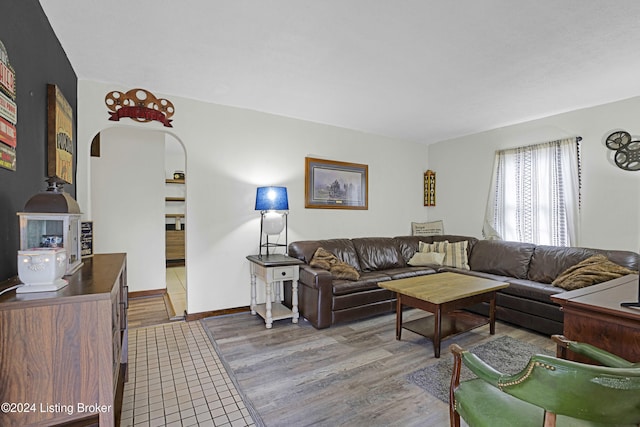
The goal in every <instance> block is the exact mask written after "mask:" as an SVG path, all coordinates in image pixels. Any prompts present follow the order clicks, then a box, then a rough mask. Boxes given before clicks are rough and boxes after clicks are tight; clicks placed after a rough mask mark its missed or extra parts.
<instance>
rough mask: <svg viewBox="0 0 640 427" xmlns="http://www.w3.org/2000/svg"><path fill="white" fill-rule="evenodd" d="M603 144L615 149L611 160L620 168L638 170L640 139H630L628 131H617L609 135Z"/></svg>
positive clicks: (639, 168) (639, 164)
mask: <svg viewBox="0 0 640 427" xmlns="http://www.w3.org/2000/svg"><path fill="white" fill-rule="evenodd" d="M605 144H606V146H607V148H608V149H610V150H613V151H615V154H614V157H613V160H614V161H615V163H616V165H617V166H618V167H619V168H620V169H624V170H626V171H638V170H640V140H634V139H632V138H631V134H630V133H629V132H626V131H618V132H613V133H612V134H611V135H609V136H608V137H607V140H606V142H605Z"/></svg>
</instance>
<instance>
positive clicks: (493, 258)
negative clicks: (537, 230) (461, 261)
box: [469, 240, 536, 279]
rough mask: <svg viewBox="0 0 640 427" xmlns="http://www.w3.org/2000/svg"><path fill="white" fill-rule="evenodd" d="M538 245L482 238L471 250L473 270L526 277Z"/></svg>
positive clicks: (520, 277) (470, 257) (518, 277)
mask: <svg viewBox="0 0 640 427" xmlns="http://www.w3.org/2000/svg"><path fill="white" fill-rule="evenodd" d="M535 247H536V245H534V244H532V243H521V242H507V241H503V240H480V241H478V242H477V243H476V244H475V245H474V247H473V250H472V251H471V255H470V256H469V266H470V267H471V270H475V271H482V272H485V273H491V274H497V275H500V276H508V277H515V278H517V279H526V278H527V272H528V270H529V261H530V260H531V256H532V255H533V250H534V249H535Z"/></svg>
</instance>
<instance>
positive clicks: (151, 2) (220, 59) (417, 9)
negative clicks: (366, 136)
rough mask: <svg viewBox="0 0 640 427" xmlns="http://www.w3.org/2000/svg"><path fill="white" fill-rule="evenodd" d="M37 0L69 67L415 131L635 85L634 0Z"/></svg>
mask: <svg viewBox="0 0 640 427" xmlns="http://www.w3.org/2000/svg"><path fill="white" fill-rule="evenodd" d="M40 3H41V4H42V7H43V9H44V11H45V13H46V15H47V17H48V18H49V21H50V22H51V26H52V27H53V29H54V31H55V33H56V35H57V36H58V39H59V40H60V42H61V44H62V46H63V48H64V50H65V51H66V53H67V55H68V57H69V60H70V61H71V64H72V65H73V68H74V70H75V72H76V74H77V75H78V78H79V79H81V80H93V81H102V82H108V83H114V84H120V85H123V86H125V87H128V88H136V87H140V88H144V89H147V90H149V91H151V92H154V93H159V94H162V95H164V96H167V97H168V98H169V99H170V96H171V95H174V96H181V97H185V98H192V99H197V100H202V101H207V102H212V103H217V104H223V105H230V106H236V107H242V108H248V109H252V110H258V111H264V112H269V113H273V114H278V115H283V116H288V117H294V118H299V119H304V120H310V121H314V122H319V123H324V124H331V125H336V126H341V127H346V128H351V129H357V130H362V131H366V132H371V133H375V134H380V135H386V136H390V137H394V138H400V139H405V140H410V141H416V142H421V143H427V144H429V143H433V142H438V141H442V140H447V139H451V138H455V137H459V136H463V135H469V134H473V133H477V132H481V131H485V130H489V129H494V128H498V127H502V126H506V125H510V124H515V123H520V122H524V121H529V120H533V119H536V118H541V117H546V116H550V115H554V114H558V113H562V112H565V111H571V110H575V109H580V108H585V107H590V106H593V105H599V104H604V103H607V102H612V101H617V100H621V99H626V98H631V97H633V96H637V95H640V76H639V71H640V1H637V0H616V1H615V2H613V1H603V0H536V1H513V0H456V1H450V0H269V1H257V0H227V1H224V0H181V1H175V0H174V1H170V0H160V1H159V0H136V1H131V0H109V1H104V0H83V1H79V0H40ZM179 114H180V112H179V111H176V115H175V116H174V119H175V120H176V121H178V120H179Z"/></svg>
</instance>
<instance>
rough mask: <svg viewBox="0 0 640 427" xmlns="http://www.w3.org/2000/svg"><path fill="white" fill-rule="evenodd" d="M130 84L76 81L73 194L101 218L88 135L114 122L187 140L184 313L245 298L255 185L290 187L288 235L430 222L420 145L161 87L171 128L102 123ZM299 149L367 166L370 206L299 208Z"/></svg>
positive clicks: (395, 230) (363, 231)
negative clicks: (112, 94)
mask: <svg viewBox="0 0 640 427" xmlns="http://www.w3.org/2000/svg"><path fill="white" fill-rule="evenodd" d="M129 89H130V88H123V87H119V86H117V85H108V84H103V83H97V82H88V81H79V83H78V154H77V155H78V167H77V184H76V188H77V200H78V202H79V204H80V206H81V207H82V208H83V210H84V212H85V217H86V218H88V219H91V218H92V217H95V216H96V215H99V213H98V212H96V210H95V208H94V207H93V206H92V207H91V208H90V209H89V210H88V211H87V209H86V208H85V207H86V206H91V201H92V200H96V199H100V198H101V197H102V195H101V194H98V193H97V192H96V191H95V189H93V188H92V185H90V182H89V180H90V177H91V176H92V174H91V168H92V167H93V165H92V164H91V163H90V162H89V147H90V142H91V140H92V138H93V136H94V135H95V134H96V133H97V132H99V131H100V130H102V129H105V128H108V127H111V126H117V127H119V128H122V127H126V128H137V129H146V130H160V131H168V132H169V133H171V134H172V135H173V136H175V138H176V139H177V140H179V141H180V142H181V143H182V144H183V145H184V147H185V151H186V170H185V172H186V174H187V185H186V198H187V223H188V226H187V229H186V240H187V242H186V252H187V254H186V256H187V283H188V290H189V295H188V303H187V304H188V306H187V312H188V313H199V312H205V311H210V310H218V309H224V308H231V307H241V306H247V305H248V304H249V265H248V261H247V260H246V259H245V257H246V256H247V255H249V254H254V253H257V251H258V242H259V214H258V213H257V212H256V211H254V210H253V208H254V203H255V191H256V187H258V186H263V185H271V184H273V185H284V186H286V187H287V188H288V193H289V208H290V214H289V241H290V242H291V241H294V240H301V239H318V238H331V237H356V236H394V235H401V234H409V233H410V223H411V221H421V220H425V219H426V216H427V208H425V207H424V206H423V200H422V176H423V173H424V171H425V170H426V153H427V147H426V146H424V145H421V144H415V143H409V142H405V141H400V140H394V139H390V138H386V137H382V136H376V135H370V134H365V133H362V132H357V131H352V130H347V129H342V128H336V127H332V126H326V125H321V124H317V123H310V122H305V121H301V120H295V119H289V118H284V117H279V116H274V115H270V114H264V113H259V112H255V111H249V110H243V109H238V108H231V107H224V106H219V105H214V104H207V103H203V102H199V101H194V100H189V99H184V98H178V97H173V96H166V95H163V94H159V93H156V94H155V95H156V96H165V97H166V98H168V99H170V100H171V101H172V102H173V104H174V106H175V111H176V113H175V115H174V116H173V125H174V127H173V128H164V127H163V126H162V124H160V123H157V122H151V123H137V122H134V121H132V120H130V119H123V121H121V122H117V123H115V122H110V121H108V111H107V108H106V106H105V105H104V97H105V94H106V93H108V92H109V91H112V90H120V91H123V92H125V91H127V90H129ZM305 156H310V157H320V158H327V159H333V160H340V161H347V162H353V163H363V164H367V165H368V166H369V209H368V210H329V209H305V208H304V164H305V162H304V158H305ZM146 161H147V160H145V162H146ZM162 165H163V164H162V163H161V167H163V166H162ZM127 172H128V173H129V174H130V176H129V179H131V180H135V179H136V176H137V175H138V174H137V173H136V171H135V170H129V169H128V170H127ZM125 209H126V208H125ZM139 243H140V244H144V242H139ZM110 250H113V251H116V250H119V251H122V250H126V248H125V247H124V246H123V247H121V248H117V249H116V248H113V249H110ZM132 263H133V261H132V260H130V264H132ZM160 270H161V271H164V270H163V268H160ZM131 290H132V291H134V290H137V289H135V288H134V289H131Z"/></svg>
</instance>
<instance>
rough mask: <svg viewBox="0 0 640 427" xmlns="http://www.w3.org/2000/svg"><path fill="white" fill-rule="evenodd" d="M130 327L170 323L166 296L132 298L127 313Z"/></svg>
mask: <svg viewBox="0 0 640 427" xmlns="http://www.w3.org/2000/svg"><path fill="white" fill-rule="evenodd" d="M127 318H128V321H129V328H143V327H145V326H153V325H160V324H162V323H169V322H170V321H171V320H170V318H169V309H168V306H167V301H166V297H165V296H157V297H143V298H130V299H129V310H128V313H127Z"/></svg>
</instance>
